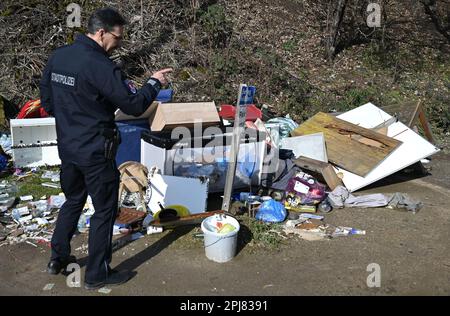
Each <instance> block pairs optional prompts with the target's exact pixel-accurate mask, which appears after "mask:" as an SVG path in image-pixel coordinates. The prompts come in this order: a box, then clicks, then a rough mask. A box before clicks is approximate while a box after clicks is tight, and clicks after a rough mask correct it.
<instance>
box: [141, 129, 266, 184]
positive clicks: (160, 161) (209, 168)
mask: <svg viewBox="0 0 450 316" xmlns="http://www.w3.org/2000/svg"><path fill="white" fill-rule="evenodd" d="M144 134H145V133H144ZM144 134H143V137H142V138H141V163H142V164H143V165H145V166H146V167H147V168H149V169H150V168H152V167H157V168H158V169H160V170H161V172H162V174H164V175H170V176H178V177H180V176H181V177H196V176H200V175H203V176H206V177H208V178H209V192H223V190H224V187H225V180H226V163H224V162H223V160H222V161H221V159H223V158H224V157H226V158H229V153H230V148H231V146H230V145H224V146H222V145H218V146H204V147H196V148H192V147H184V148H181V147H180V146H179V144H180V143H178V144H177V145H178V146H177V145H168V146H164V145H162V144H158V142H153V143H152V142H150V141H149V139H146V137H145V136H144ZM227 135H228V134H227ZM228 136H229V137H231V134H230V135H228ZM217 137H224V135H223V134H222V135H219V136H217ZM147 138H148V137H147ZM183 143H184V142H183ZM186 143H187V142H186ZM265 151H266V142H265V141H264V140H260V141H255V142H248V143H241V145H240V147H239V156H238V160H237V161H238V164H237V167H236V177H235V181H234V185H233V187H234V188H243V187H247V186H249V185H259V184H260V183H261V178H262V172H263V163H264V157H265ZM205 157H207V158H208V159H209V162H207V163H205V162H204V159H205ZM217 158H218V159H217ZM247 172H248V174H250V177H246V175H245V174H246V173H247Z"/></svg>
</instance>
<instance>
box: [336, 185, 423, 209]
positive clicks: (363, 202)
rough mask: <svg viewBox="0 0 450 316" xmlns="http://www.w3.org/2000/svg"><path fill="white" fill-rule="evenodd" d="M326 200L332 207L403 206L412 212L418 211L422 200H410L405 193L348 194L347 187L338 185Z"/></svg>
mask: <svg viewBox="0 0 450 316" xmlns="http://www.w3.org/2000/svg"><path fill="white" fill-rule="evenodd" d="M328 200H329V202H330V204H331V205H332V206H333V207H334V208H343V207H360V208H369V207H389V208H405V209H407V210H408V211H411V212H413V213H416V212H418V211H419V210H420V209H421V208H422V206H423V203H422V202H417V201H414V200H412V199H411V198H410V197H409V196H408V195H407V194H403V193H398V192H397V193H395V194H392V195H391V194H381V193H375V194H364V195H359V196H354V195H352V194H350V193H349V192H348V190H347V188H345V187H343V186H338V187H336V189H334V190H333V191H332V192H331V193H330V194H328Z"/></svg>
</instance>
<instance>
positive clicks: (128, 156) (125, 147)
mask: <svg viewBox="0 0 450 316" xmlns="http://www.w3.org/2000/svg"><path fill="white" fill-rule="evenodd" d="M172 97H173V90H172V89H163V90H160V91H159V93H158V96H157V97H156V101H159V102H161V103H167V102H171V101H172ZM116 125H117V127H118V129H119V132H120V137H121V138H122V142H121V144H120V146H119V148H118V150H117V155H116V163H117V166H120V165H121V164H122V163H124V162H126V161H137V162H141V133H142V131H150V125H149V122H148V120H147V119H142V120H129V121H120V122H116Z"/></svg>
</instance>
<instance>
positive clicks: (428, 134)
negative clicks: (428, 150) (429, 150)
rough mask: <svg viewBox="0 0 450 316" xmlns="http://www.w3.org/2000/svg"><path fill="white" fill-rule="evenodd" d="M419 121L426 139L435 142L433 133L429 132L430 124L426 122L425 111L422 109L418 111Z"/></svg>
mask: <svg viewBox="0 0 450 316" xmlns="http://www.w3.org/2000/svg"><path fill="white" fill-rule="evenodd" d="M419 121H420V124H422V127H423V131H424V133H425V136H426V137H427V139H428V140H429V141H430V142H431V143H432V144H435V143H436V142H435V141H434V137H433V133H432V132H431V128H430V124H428V120H427V117H426V116H425V112H424V111H423V109H422V110H421V111H420V114H419Z"/></svg>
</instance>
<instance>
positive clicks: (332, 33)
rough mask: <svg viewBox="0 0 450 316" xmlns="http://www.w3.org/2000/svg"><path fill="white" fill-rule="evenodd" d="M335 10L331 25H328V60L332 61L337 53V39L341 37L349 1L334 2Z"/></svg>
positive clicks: (338, 0) (339, 0)
mask: <svg viewBox="0 0 450 316" xmlns="http://www.w3.org/2000/svg"><path fill="white" fill-rule="evenodd" d="M333 2H334V4H333V6H334V8H333V9H334V10H333V13H332V15H331V23H330V24H329V25H328V40H327V47H326V53H327V59H328V61H330V62H331V61H332V60H333V58H334V55H335V53H336V46H337V39H338V35H339V29H340V27H341V23H342V20H343V18H344V12H345V6H346V5H347V0H337V1H336V0H334V1H333Z"/></svg>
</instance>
